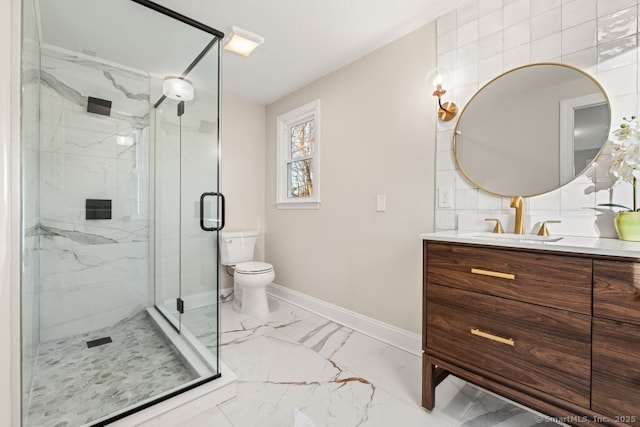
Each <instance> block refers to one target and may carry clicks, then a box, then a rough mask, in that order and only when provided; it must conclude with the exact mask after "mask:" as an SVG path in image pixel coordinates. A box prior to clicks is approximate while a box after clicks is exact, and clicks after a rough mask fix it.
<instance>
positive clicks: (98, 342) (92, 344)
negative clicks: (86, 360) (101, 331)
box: [87, 337, 111, 348]
mask: <svg viewBox="0 0 640 427" xmlns="http://www.w3.org/2000/svg"><path fill="white" fill-rule="evenodd" d="M110 342H111V337H104V338H98V339H95V340H91V341H87V348H91V347H97V346H99V345H104V344H109V343H110Z"/></svg>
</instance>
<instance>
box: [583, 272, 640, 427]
mask: <svg viewBox="0 0 640 427" xmlns="http://www.w3.org/2000/svg"><path fill="white" fill-rule="evenodd" d="M636 286H640V263H635V262H628V261H626V262H625V261H609V260H606V261H603V260H595V261H594V264H593V316H594V318H593V357H592V363H593V376H592V397H591V399H592V408H593V410H595V411H598V412H601V413H603V414H606V415H609V416H610V417H613V418H614V419H616V420H618V421H620V422H623V423H626V424H629V425H632V426H640V291H637V288H636Z"/></svg>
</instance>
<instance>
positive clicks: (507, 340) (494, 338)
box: [471, 329, 515, 346]
mask: <svg viewBox="0 0 640 427" xmlns="http://www.w3.org/2000/svg"><path fill="white" fill-rule="evenodd" d="M471 333H472V334H473V335H477V336H479V337H482V338H486V339H489V340H491V341H497V342H499V343H502V344H506V345H510V346H513V345H515V341H514V340H512V339H511V338H502V337H499V336H497V335H493V334H489V333H487V332H482V331H481V330H480V329H472V330H471Z"/></svg>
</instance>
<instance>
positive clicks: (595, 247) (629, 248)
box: [418, 230, 640, 259]
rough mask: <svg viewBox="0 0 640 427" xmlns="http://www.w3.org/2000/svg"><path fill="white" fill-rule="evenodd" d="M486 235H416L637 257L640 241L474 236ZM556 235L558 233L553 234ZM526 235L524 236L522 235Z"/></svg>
mask: <svg viewBox="0 0 640 427" xmlns="http://www.w3.org/2000/svg"><path fill="white" fill-rule="evenodd" d="M482 234H489V233H481V232H478V231H473V230H450V231H438V232H435V233H424V234H420V235H419V236H418V237H420V238H421V239H423V240H432V241H439V242H454V243H472V244H477V245H487V246H500V247H505V248H524V249H538V250H545V251H555V252H571V253H578V254H591V255H609V256H617V257H626V258H636V259H640V242H627V241H624V240H619V239H603V238H598V237H578V236H561V237H562V239H560V240H558V241H556V242H544V241H543V242H539V241H526V240H514V241H511V240H499V238H500V234H496V235H495V236H496V240H494V239H492V238H491V237H477V236H478V235H482ZM556 237H560V236H556ZM523 238H526V237H523Z"/></svg>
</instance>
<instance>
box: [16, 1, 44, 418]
mask: <svg viewBox="0 0 640 427" xmlns="http://www.w3.org/2000/svg"><path fill="white" fill-rule="evenodd" d="M23 5H24V6H23V7H24V9H23V25H22V38H23V43H22V123H21V132H22V153H21V155H22V174H23V176H22V187H23V190H24V192H23V197H22V203H23V205H22V215H23V230H22V232H23V240H22V280H21V292H22V298H21V301H22V360H23V363H22V393H23V397H24V398H26V396H28V393H29V392H30V390H31V384H32V378H33V372H34V364H35V361H36V355H37V351H38V342H39V337H40V329H39V328H40V317H39V310H38V309H39V305H40V303H39V301H38V297H39V293H38V292H39V286H38V281H39V267H38V248H39V244H38V243H39V239H38V236H37V235H36V233H35V232H34V231H35V230H36V229H37V227H38V218H39V209H38V186H39V172H38V170H39V168H38V166H39V151H38V145H39V129H40V127H39V126H38V121H39V111H40V108H39V104H40V90H39V89H40V41H39V37H38V29H37V24H36V13H35V4H34V2H33V1H31V0H30V1H25V2H24V3H23ZM23 401H26V400H23ZM26 409H27V408H26V406H25V407H23V410H24V411H26ZM23 415H24V412H23Z"/></svg>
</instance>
